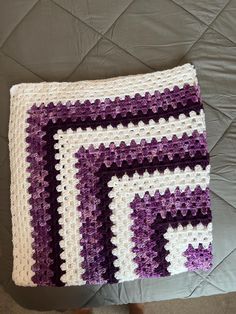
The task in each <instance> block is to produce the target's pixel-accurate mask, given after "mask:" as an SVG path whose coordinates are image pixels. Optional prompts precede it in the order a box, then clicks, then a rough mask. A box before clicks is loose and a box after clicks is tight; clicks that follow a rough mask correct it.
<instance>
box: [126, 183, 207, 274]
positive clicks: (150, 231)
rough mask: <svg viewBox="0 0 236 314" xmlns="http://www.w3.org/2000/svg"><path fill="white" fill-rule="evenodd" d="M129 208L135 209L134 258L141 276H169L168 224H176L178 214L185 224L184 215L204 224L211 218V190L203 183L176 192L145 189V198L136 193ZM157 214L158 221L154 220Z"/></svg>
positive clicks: (191, 221) (180, 221)
mask: <svg viewBox="0 0 236 314" xmlns="http://www.w3.org/2000/svg"><path fill="white" fill-rule="evenodd" d="M130 207H131V208H132V209H133V213H132V215H131V217H132V218H133V225H132V227H131V230H132V231H133V233H134V236H133V239H132V240H133V241H134V243H135V246H134V248H133V252H135V253H136V257H135V259H134V261H135V262H136V263H137V269H136V272H137V274H138V275H139V277H140V278H148V277H162V276H167V275H168V272H167V267H168V266H169V264H168V265H167V263H166V261H165V257H166V255H167V254H168V252H167V251H166V250H165V245H166V243H167V240H166V239H165V238H164V234H165V232H166V231H167V228H168V226H169V224H170V225H171V224H173V223H174V220H173V219H174V217H176V216H179V218H178V224H182V225H184V224H185V223H186V220H185V219H184V218H185V217H188V221H189V223H192V224H194V221H196V220H197V222H198V221H201V222H203V223H206V221H207V223H208V222H210V221H211V212H210V195H209V189H208V188H207V189H206V190H202V189H201V187H200V186H197V187H196V188H195V189H194V191H191V190H190V188H189V187H187V188H186V189H185V190H184V191H182V192H181V191H180V189H179V187H178V188H176V189H175V191H174V193H170V191H169V189H167V190H166V191H165V193H164V194H163V195H161V194H160V193H159V191H158V190H157V191H156V192H155V194H154V195H153V196H151V195H150V194H149V192H146V193H145V195H144V197H142V198H141V197H140V196H139V195H138V194H137V195H136V196H135V198H134V200H133V201H132V202H131V204H130ZM181 216H182V217H181ZM157 217H158V218H159V224H158V223H155V221H156V219H157Z"/></svg>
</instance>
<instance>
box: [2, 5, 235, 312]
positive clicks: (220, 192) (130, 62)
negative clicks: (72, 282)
mask: <svg viewBox="0 0 236 314" xmlns="http://www.w3.org/2000/svg"><path fill="white" fill-rule="evenodd" d="M0 6H1V10H0V101H1V115H0V122H1V123H0V136H1V137H0V144H1V154H0V166H1V169H0V184H1V186H0V193H1V197H0V200H1V207H0V265H1V267H0V282H1V284H2V285H3V286H4V288H5V290H6V291H7V292H8V293H9V294H10V295H11V296H12V297H13V298H14V299H15V300H16V301H17V302H18V303H19V304H21V305H22V306H24V307H27V308H32V309H39V310H47V309H68V308H75V307H82V306H101V305H109V304H124V303H129V302H148V301H158V300H167V299H174V298H190V297H198V296H204V295H213V294H219V293H226V292H231V291H236V266H235V265H236V263H235V261H236V244H235V240H234V239H235V236H236V228H235V224H236V195H235V184H236V154H235V151H236V95H235V86H236V75H235V74H236V48H235V43H236V35H235V32H234V29H235V27H236V13H235V12H236V10H235V9H236V2H235V1H234V0H231V1H225V0H216V1H211V0H209V1H198V2H197V3H196V1H192V0H190V1H185V0H173V1H172V0H168V1H166V0H159V1H154V0H153V1H151V0H148V1H145V2H144V1H141V0H133V1H132V0H121V1H113V0H109V1H108V0H102V1H99V3H97V2H95V1H82V0H81V1H75V0H70V1H66V0H54V1H46V0H38V1H37V0H33V1H29V0H21V1H20V3H19V1H16V0H15V1H14V0H13V1H7V2H5V1H0ZM186 62H191V63H192V64H193V65H194V66H195V68H196V70H197V73H198V79H199V84H200V86H201V93H202V98H203V105H204V110H205V113H206V128H207V134H208V144H209V151H210V163H211V173H210V179H211V180H210V191H211V203H212V208H211V209H212V216H213V256H214V259H213V267H212V269H211V270H210V271H208V272H200V271H193V272H188V273H182V274H178V275H174V276H171V277H166V278H156V279H141V280H133V281H129V282H125V283H117V284H112V285H109V284H104V285H90V286H88V285H86V286H80V287H77V286H74V287H19V286H16V285H15V284H14V283H13V281H12V279H11V273H12V231H11V214H10V192H9V187H10V170H9V153H8V138H7V134H8V120H9V97H10V96H9V90H10V87H11V86H12V85H14V84H18V83H22V82H42V81H78V80H84V79H99V78H108V77H113V76H120V75H127V74H137V73H140V74H141V73H148V72H153V71H157V70H164V69H167V68H171V67H174V66H177V65H181V64H184V63H186ZM39 295H40V298H39V297H38V296H39Z"/></svg>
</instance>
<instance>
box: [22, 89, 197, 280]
mask: <svg viewBox="0 0 236 314" xmlns="http://www.w3.org/2000/svg"><path fill="white" fill-rule="evenodd" d="M199 99H200V95H199V87H198V86H188V85H185V86H184V88H183V89H179V88H178V87H175V88H174V91H171V92H170V91H168V90H165V91H164V93H162V94H160V93H158V92H156V93H155V95H150V94H149V93H146V94H145V96H144V97H141V96H140V95H136V96H135V97H134V98H130V97H128V96H127V97H126V98H125V100H120V99H119V98H116V99H115V101H111V100H105V102H101V101H99V100H96V101H95V102H94V103H90V102H89V101H86V102H84V103H83V104H80V103H79V102H76V103H75V104H71V103H70V102H68V103H67V104H66V105H63V104H61V103H58V104H57V105H54V104H53V103H50V104H49V105H48V106H45V105H44V104H42V105H41V106H40V107H37V106H35V105H34V106H32V108H31V109H30V110H29V111H28V114H29V118H28V119H27V122H28V124H29V127H28V128H27V132H28V134H29V136H28V137H27V139H26V141H27V143H29V146H28V148H27V152H28V153H29V155H28V157H27V161H28V162H29V163H30V166H29V168H28V171H29V172H30V178H29V182H30V188H29V193H31V198H30V200H29V202H30V205H31V211H30V212H31V215H32V226H33V227H34V231H33V233H32V236H33V239H34V243H33V248H34V255H33V258H34V259H35V264H34V266H33V268H32V269H33V271H34V272H35V275H34V276H33V278H32V280H33V282H34V283H36V284H38V285H57V286H60V285H63V283H62V282H61V281H60V277H61V275H62V274H63V272H62V271H61V269H60V265H61V264H62V263H63V260H62V259H61V258H60V253H61V248H60V245H59V241H60V239H61V237H60V235H59V229H60V225H59V223H58V220H59V218H60V215H59V214H58V212H57V208H58V203H57V196H58V192H57V191H56V186H57V185H58V184H59V182H58V181H57V180H56V174H57V171H56V170H55V167H54V166H55V164H56V160H55V157H54V155H55V153H56V150H55V149H54V144H55V141H54V139H53V135H54V134H55V132H56V131H57V130H58V129H63V130H66V129H67V128H70V127H71V126H72V127H73V128H78V127H81V128H84V129H85V128H87V127H92V128H94V127H96V126H97V125H100V124H101V125H103V127H106V126H107V123H109V124H111V125H113V126H116V125H117V124H118V123H120V122H119V120H121V123H122V124H123V125H127V124H128V123H129V121H133V120H134V121H133V122H134V123H136V121H137V122H138V121H140V120H144V121H145V122H146V123H147V122H148V121H149V120H150V119H151V118H152V119H153V115H154V116H155V119H157V120H158V119H159V118H160V117H165V118H167V117H169V116H170V115H173V116H175V117H177V116H178V115H179V114H180V113H186V114H188V113H189V112H190V111H191V110H195V111H196V112H199V110H200V109H201V108H202V105H201V103H200V102H199ZM111 108H112V109H111ZM171 112H172V113H171ZM105 118H106V119H105ZM97 120H98V121H97ZM96 121H97V122H96ZM102 121H106V122H104V123H102Z"/></svg>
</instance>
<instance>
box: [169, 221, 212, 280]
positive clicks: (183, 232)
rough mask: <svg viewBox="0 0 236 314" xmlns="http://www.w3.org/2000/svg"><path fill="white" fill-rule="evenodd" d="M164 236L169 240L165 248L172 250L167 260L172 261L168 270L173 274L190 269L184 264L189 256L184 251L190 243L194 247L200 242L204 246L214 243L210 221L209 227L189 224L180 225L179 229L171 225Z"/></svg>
mask: <svg viewBox="0 0 236 314" xmlns="http://www.w3.org/2000/svg"><path fill="white" fill-rule="evenodd" d="M164 238H165V239H167V240H168V241H169V242H168V243H167V244H166V245H165V249H166V250H169V252H170V253H169V254H168V256H167V257H166V260H167V261H168V262H170V266H169V267H168V271H169V273H170V274H171V275H176V274H179V273H182V272H185V271H187V270H188V269H187V267H186V266H185V265H184V264H185V263H186V261H187V258H186V257H185V256H184V255H183V253H184V252H185V251H186V250H187V248H188V245H189V244H190V243H191V244H192V246H193V247H194V248H197V247H198V245H199V244H200V243H202V245H203V247H204V248H208V246H209V245H210V244H211V243H212V223H209V224H208V225H207V227H205V226H204V225H203V224H198V225H197V226H195V227H193V226H192V225H191V224H188V225H187V226H186V227H182V226H179V227H178V228H177V229H173V228H172V227H169V228H168V230H167V232H166V233H165V235H164Z"/></svg>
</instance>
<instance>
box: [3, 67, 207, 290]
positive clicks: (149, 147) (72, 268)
mask: <svg viewBox="0 0 236 314" xmlns="http://www.w3.org/2000/svg"><path fill="white" fill-rule="evenodd" d="M9 149H10V162H11V212H12V223H13V226H12V228H13V255H14V264H13V275H12V276H13V280H14V282H15V283H16V284H17V285H22V286H63V285H83V284H98V283H99V284H102V283H116V282H122V281H128V280H134V279H138V278H156V277H164V276H169V275H174V274H178V273H181V272H185V271H188V270H189V271H194V270H208V269H210V268H211V265H212V223H211V220H212V218H211V210H210V197H209V187H208V185H209V172H210V166H209V154H208V151H207V141H206V129H205V116H204V111H203V106H202V102H201V97H200V88H199V85H198V82H197V77H196V71H195V69H194V67H193V66H192V65H191V64H185V65H183V66H179V67H176V68H174V69H171V70H166V71H161V72H154V73H150V74H140V75H130V76H126V77H118V78H112V79H105V80H95V81H81V82H75V83H55V82H53V83H30V84H24V83H23V84H19V85H15V86H13V87H12V88H11V114H10V124H9Z"/></svg>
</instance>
